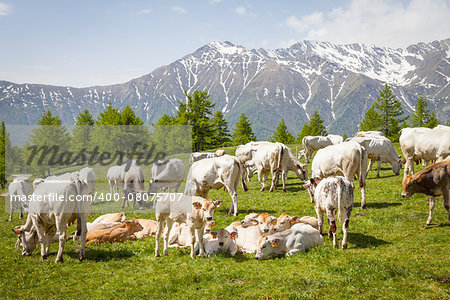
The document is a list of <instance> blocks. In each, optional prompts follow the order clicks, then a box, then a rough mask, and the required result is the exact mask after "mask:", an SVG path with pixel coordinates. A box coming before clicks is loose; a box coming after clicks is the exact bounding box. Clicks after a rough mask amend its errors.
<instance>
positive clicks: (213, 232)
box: [211, 231, 217, 239]
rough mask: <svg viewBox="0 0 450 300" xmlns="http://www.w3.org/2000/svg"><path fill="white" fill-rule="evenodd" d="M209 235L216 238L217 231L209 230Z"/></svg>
mask: <svg viewBox="0 0 450 300" xmlns="http://www.w3.org/2000/svg"><path fill="white" fill-rule="evenodd" d="M211 235H212V237H213V238H214V239H217V231H211Z"/></svg>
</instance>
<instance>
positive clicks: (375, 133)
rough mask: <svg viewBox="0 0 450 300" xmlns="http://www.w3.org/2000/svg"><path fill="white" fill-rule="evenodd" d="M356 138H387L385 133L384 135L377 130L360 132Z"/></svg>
mask: <svg viewBox="0 0 450 300" xmlns="http://www.w3.org/2000/svg"><path fill="white" fill-rule="evenodd" d="M355 136H358V137H373V136H376V137H385V136H384V133H382V132H381V131H376V130H369V131H358V132H357V133H356V134H355Z"/></svg>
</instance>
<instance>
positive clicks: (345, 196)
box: [305, 176, 353, 249]
mask: <svg viewBox="0 0 450 300" xmlns="http://www.w3.org/2000/svg"><path fill="white" fill-rule="evenodd" d="M305 188H306V189H307V190H308V192H309V194H310V196H311V198H312V199H314V203H315V205H314V207H315V210H316V214H317V218H318V219H319V224H318V225H319V231H320V234H322V232H323V213H326V214H327V218H328V224H329V226H330V228H329V231H328V236H329V237H332V238H333V246H334V248H337V247H338V241H337V235H336V220H335V215H336V211H338V219H340V218H341V217H340V216H341V211H342V212H343V213H344V222H342V231H343V232H344V237H343V239H342V249H346V248H347V233H348V225H349V223H350V215H351V213H352V209H353V184H352V182H351V181H349V180H347V179H346V178H344V177H341V176H337V177H328V178H325V179H320V178H311V180H310V183H307V184H305Z"/></svg>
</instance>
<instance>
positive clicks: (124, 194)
mask: <svg viewBox="0 0 450 300" xmlns="http://www.w3.org/2000/svg"><path fill="white" fill-rule="evenodd" d="M122 194H123V201H122V209H123V208H124V207H125V202H127V206H128V201H127V200H128V199H127V198H128V193H127V190H125V189H123V190H122Z"/></svg>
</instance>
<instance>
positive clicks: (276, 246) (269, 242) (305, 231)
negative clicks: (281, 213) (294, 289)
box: [255, 223, 323, 260]
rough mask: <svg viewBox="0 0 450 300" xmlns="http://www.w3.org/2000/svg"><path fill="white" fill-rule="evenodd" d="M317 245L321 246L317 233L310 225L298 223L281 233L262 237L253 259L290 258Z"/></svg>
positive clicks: (321, 242) (319, 236)
mask: <svg viewBox="0 0 450 300" xmlns="http://www.w3.org/2000/svg"><path fill="white" fill-rule="evenodd" d="M318 245H323V238H322V236H321V235H320V233H319V231H318V230H317V229H315V228H313V227H312V226H310V225H307V224H303V223H298V224H295V225H294V226H292V227H291V228H290V229H288V230H285V231H283V232H277V233H274V234H272V235H269V236H266V235H264V236H262V237H261V238H260V239H259V241H258V248H257V251H256V255H255V258H256V259H257V260H263V259H266V258H268V257H270V256H282V255H284V254H286V255H287V256H290V255H294V254H297V253H299V252H301V251H306V250H308V249H309V248H313V247H316V246H318Z"/></svg>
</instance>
